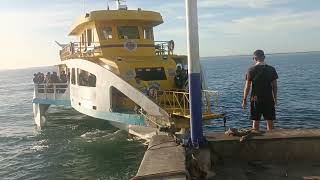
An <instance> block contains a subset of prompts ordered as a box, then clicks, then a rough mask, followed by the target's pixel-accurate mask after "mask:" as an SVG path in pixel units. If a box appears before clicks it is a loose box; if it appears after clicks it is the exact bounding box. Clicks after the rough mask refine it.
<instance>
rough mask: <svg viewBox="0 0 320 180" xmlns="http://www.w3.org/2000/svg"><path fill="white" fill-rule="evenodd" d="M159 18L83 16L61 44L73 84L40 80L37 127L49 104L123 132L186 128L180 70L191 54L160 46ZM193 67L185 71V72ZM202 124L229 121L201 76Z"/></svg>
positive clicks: (140, 13)
mask: <svg viewBox="0 0 320 180" xmlns="http://www.w3.org/2000/svg"><path fill="white" fill-rule="evenodd" d="M162 23H163V19H162V16H161V14H160V13H158V12H153V11H145V10H142V9H140V8H139V9H137V10H129V9H128V7H127V6H126V5H122V4H120V2H119V4H118V8H117V9H116V10H110V9H109V8H108V9H107V10H99V11H92V12H90V13H86V14H84V15H83V16H81V17H80V18H79V19H78V20H77V21H76V23H75V24H74V25H73V27H72V28H71V31H70V33H69V36H73V37H75V38H76V39H77V40H76V42H71V43H69V44H59V45H60V46H61V47H62V49H61V50H60V59H61V62H60V63H59V65H58V73H61V72H62V71H64V72H67V74H68V82H67V83H49V84H48V83H47V84H37V83H35V89H34V98H33V112H34V119H35V123H36V124H37V126H40V127H42V126H45V124H46V119H47V118H46V111H47V110H48V108H49V106H50V105H56V106H66V107H68V106H69V107H72V108H74V109H75V110H76V111H78V112H80V113H82V114H86V115H88V116H91V117H94V118H98V119H103V120H108V121H109V122H110V123H111V124H112V125H114V126H115V127H118V128H120V129H126V130H128V129H129V128H130V127H132V126H140V127H153V128H164V129H175V130H177V131H179V130H185V129H188V128H189V126H190V125H189V124H190V122H189V121H190V109H189V93H188V90H186V88H181V87H179V88H178V87H177V83H176V80H175V78H176V76H177V74H176V73H177V67H178V66H179V67H178V68H181V67H187V56H182V55H175V54H174V46H175V45H174V41H173V40H170V41H155V40H154V30H153V29H154V28H155V27H156V26H158V25H160V24H162ZM185 69H187V68H185ZM201 74H202V97H199V98H201V99H202V106H203V107H202V111H203V113H202V117H203V120H204V121H205V120H211V119H215V118H223V117H224V114H223V113H218V112H216V111H213V108H215V109H217V105H216V104H215V103H216V100H217V96H218V94H217V92H216V91H210V90H207V85H206V81H205V78H204V77H205V76H204V73H203V71H202V73H201Z"/></svg>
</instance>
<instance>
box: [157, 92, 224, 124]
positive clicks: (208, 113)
mask: <svg viewBox="0 0 320 180" xmlns="http://www.w3.org/2000/svg"><path fill="white" fill-rule="evenodd" d="M199 98H200V97H199ZM201 98H202V114H203V117H204V118H206V117H207V118H210V117H211V118H212V119H214V118H221V117H222V114H220V115H219V114H216V113H214V112H212V110H213V109H214V110H215V111H218V108H219V94H218V92H217V91H210V90H203V91H202V97H201ZM155 100H156V102H157V103H158V104H159V105H160V106H161V107H162V108H164V109H165V110H166V111H167V112H168V113H170V114H173V115H176V116H182V117H186V118H189V117H190V106H189V104H190V99H189V92H185V91H158V92H157V94H156V98H155ZM217 113H218V112H217Z"/></svg>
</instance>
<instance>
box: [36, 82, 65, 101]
mask: <svg viewBox="0 0 320 180" xmlns="http://www.w3.org/2000/svg"><path fill="white" fill-rule="evenodd" d="M34 95H35V97H34V98H37V99H49V100H69V99H70V91H69V83H48V84H34Z"/></svg>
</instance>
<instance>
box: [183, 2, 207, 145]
mask: <svg viewBox="0 0 320 180" xmlns="http://www.w3.org/2000/svg"><path fill="white" fill-rule="evenodd" d="M186 17H187V18H186V19H187V36H188V42H187V46H188V66H189V67H188V69H189V96H190V97H189V99H190V131H191V141H192V144H193V147H199V145H201V144H202V143H203V130H202V110H201V79H200V76H201V75H200V56H199V33H198V6H197V0H186Z"/></svg>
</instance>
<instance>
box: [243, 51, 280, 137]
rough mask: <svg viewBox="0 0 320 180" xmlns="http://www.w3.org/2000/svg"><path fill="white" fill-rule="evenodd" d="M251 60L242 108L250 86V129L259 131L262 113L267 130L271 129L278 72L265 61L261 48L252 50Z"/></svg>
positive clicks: (274, 114) (275, 103)
mask: <svg viewBox="0 0 320 180" xmlns="http://www.w3.org/2000/svg"><path fill="white" fill-rule="evenodd" d="M253 61H254V66H252V67H251V68H249V70H248V72H247V74H246V82H245V86H244V90H243V100H242V108H246V106H247V96H248V94H249V91H250V89H251V86H252V90H251V98H250V105H251V106H250V107H251V108H250V119H251V120H252V129H253V130H256V131H259V122H260V120H261V115H263V118H264V119H265V120H266V121H267V130H268V131H271V130H272V129H273V121H274V120H275V119H276V113H275V105H277V79H278V74H277V72H276V70H275V68H274V67H272V66H269V65H267V64H266V63H265V55H264V52H263V51H262V50H256V51H255V52H254V54H253Z"/></svg>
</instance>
